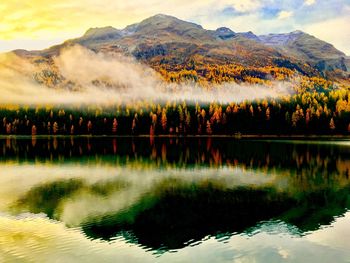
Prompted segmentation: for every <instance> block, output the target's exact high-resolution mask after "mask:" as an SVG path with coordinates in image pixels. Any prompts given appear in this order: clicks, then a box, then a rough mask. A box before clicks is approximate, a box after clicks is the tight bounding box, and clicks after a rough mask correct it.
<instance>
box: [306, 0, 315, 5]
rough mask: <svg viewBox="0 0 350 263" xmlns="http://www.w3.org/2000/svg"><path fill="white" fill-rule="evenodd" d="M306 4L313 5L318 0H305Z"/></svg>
mask: <svg viewBox="0 0 350 263" xmlns="http://www.w3.org/2000/svg"><path fill="white" fill-rule="evenodd" d="M304 3H305V5H313V4H315V3H316V0H305V2H304Z"/></svg>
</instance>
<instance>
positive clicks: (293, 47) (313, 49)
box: [259, 31, 348, 71]
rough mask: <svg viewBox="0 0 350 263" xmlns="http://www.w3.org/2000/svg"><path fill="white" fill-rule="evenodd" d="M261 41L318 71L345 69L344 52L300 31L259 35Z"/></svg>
mask: <svg viewBox="0 0 350 263" xmlns="http://www.w3.org/2000/svg"><path fill="white" fill-rule="evenodd" d="M259 39H260V40H261V42H262V43H264V44H266V45H269V46H272V47H275V48H277V49H278V50H280V51H281V52H283V53H284V54H287V55H288V56H290V57H295V58H297V59H299V60H301V61H305V62H308V63H311V64H312V65H313V66H314V67H316V68H317V69H318V70H320V71H324V70H333V69H341V70H344V71H347V70H348V69H347V66H346V64H345V54H344V53H343V52H341V51H339V50H337V49H336V48H335V47H334V46H333V45H331V44H329V43H327V42H325V41H322V40H320V39H317V38H316V37H314V36H311V35H309V34H306V33H304V32H302V31H294V32H291V33H288V34H269V35H264V36H259Z"/></svg>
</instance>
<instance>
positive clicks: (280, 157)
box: [0, 137, 350, 262]
mask: <svg viewBox="0 0 350 263" xmlns="http://www.w3.org/2000/svg"><path fill="white" fill-rule="evenodd" d="M349 175H350V143H349V141H346V140H336V141H332V140H327V141H301V140H270V141H267V140H243V139H242V140H235V139H232V138H103V137H101V138H94V137H80V138H79V137H56V138H55V137H51V138H14V137H8V138H2V139H0V185H1V187H0V261H1V262H18V261H21V262H52V261H53V262H335V260H336V262H350V212H349V208H350V195H349V194H350V180H349Z"/></svg>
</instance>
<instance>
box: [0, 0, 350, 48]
mask: <svg viewBox="0 0 350 263" xmlns="http://www.w3.org/2000/svg"><path fill="white" fill-rule="evenodd" d="M157 13H165V14H170V15H174V16H177V17H179V18H181V19H185V20H189V21H192V22H196V23H199V24H201V25H203V26H204V27H205V28H209V29H214V28H216V27H219V26H228V27H230V28H231V29H233V30H234V31H238V32H239V31H249V30H251V31H253V32H255V33H257V34H264V33H269V32H288V31H293V30H296V29H300V30H304V31H306V32H308V33H311V34H313V35H315V36H317V37H320V38H322V39H324V40H326V41H329V42H331V43H332V44H334V45H335V46H336V47H337V48H339V49H340V50H342V51H345V52H346V53H347V54H350V45H348V43H349V42H350V32H349V30H348V29H347V26H348V24H350V18H349V17H350V16H349V13H350V1H349V0H330V1H325V0H312V1H311V0H285V1H279V0H246V1H241V0H192V1H187V0H169V1H164V0H147V1H144V0H129V1H125V0H60V1H57V0H1V2H0V17H1V20H0V51H5V50H11V49H15V48H26V49H41V48H44V47H47V46H50V45H52V44H55V43H60V42H62V41H63V40H65V39H68V38H73V37H78V36H80V35H82V34H83V33H84V32H85V31H86V30H87V29H88V28H90V27H99V26H108V25H111V26H114V27H116V28H123V27H125V26H126V25H128V24H132V23H135V22H138V21H140V20H142V19H144V18H147V17H149V16H151V15H154V14H157ZM334 29H336V30H335V31H334Z"/></svg>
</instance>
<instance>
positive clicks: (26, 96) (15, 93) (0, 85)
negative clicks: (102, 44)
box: [0, 46, 292, 105]
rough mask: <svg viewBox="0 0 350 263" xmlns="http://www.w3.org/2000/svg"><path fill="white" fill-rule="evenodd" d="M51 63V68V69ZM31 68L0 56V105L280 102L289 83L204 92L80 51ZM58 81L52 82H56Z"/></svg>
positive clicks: (121, 59)
mask: <svg viewBox="0 0 350 263" xmlns="http://www.w3.org/2000/svg"><path fill="white" fill-rule="evenodd" d="M51 64H52V65H51ZM51 64H50V65H48V63H32V62H30V61H29V60H28V59H24V58H21V57H19V56H17V55H16V54H14V53H5V54H1V55H0V91H1V96H0V103H1V104H21V105H23V104H25V105H35V104H107V105H111V104H115V103H123V102H130V101H131V100H153V101H154V100H157V101H172V100H186V101H193V102H212V101H217V102H222V103H228V102H240V101H243V100H253V99H261V98H268V97H273V98H276V97H279V96H281V95H287V94H290V93H291V92H292V84H291V83H288V82H273V83H272V85H271V86H268V87H267V86H262V85H248V84H240V85H238V84H234V83H225V84H222V85H212V86H211V87H210V88H208V89H203V88H200V87H198V86H196V85H195V84H194V83H193V84H188V83H187V84H169V83H166V82H164V81H163V80H162V79H161V77H160V76H159V74H158V73H157V72H155V71H154V70H152V69H151V68H149V67H147V66H145V65H142V64H141V63H139V62H137V61H135V60H134V59H132V58H129V57H125V56H122V55H117V54H106V53H95V52H93V51H90V50H88V49H85V48H83V47H80V46H74V47H70V48H67V49H65V50H62V51H61V52H60V55H59V56H57V57H54V58H53V63H51ZM52 69H54V71H55V72H57V73H59V74H58V75H59V76H61V77H60V78H59V81H51V82H50V81H47V79H46V81H47V82H49V83H45V84H43V83H39V82H38V81H37V79H35V78H34V76H35V74H38V73H39V74H42V72H43V71H44V70H52ZM56 82H57V83H56Z"/></svg>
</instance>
